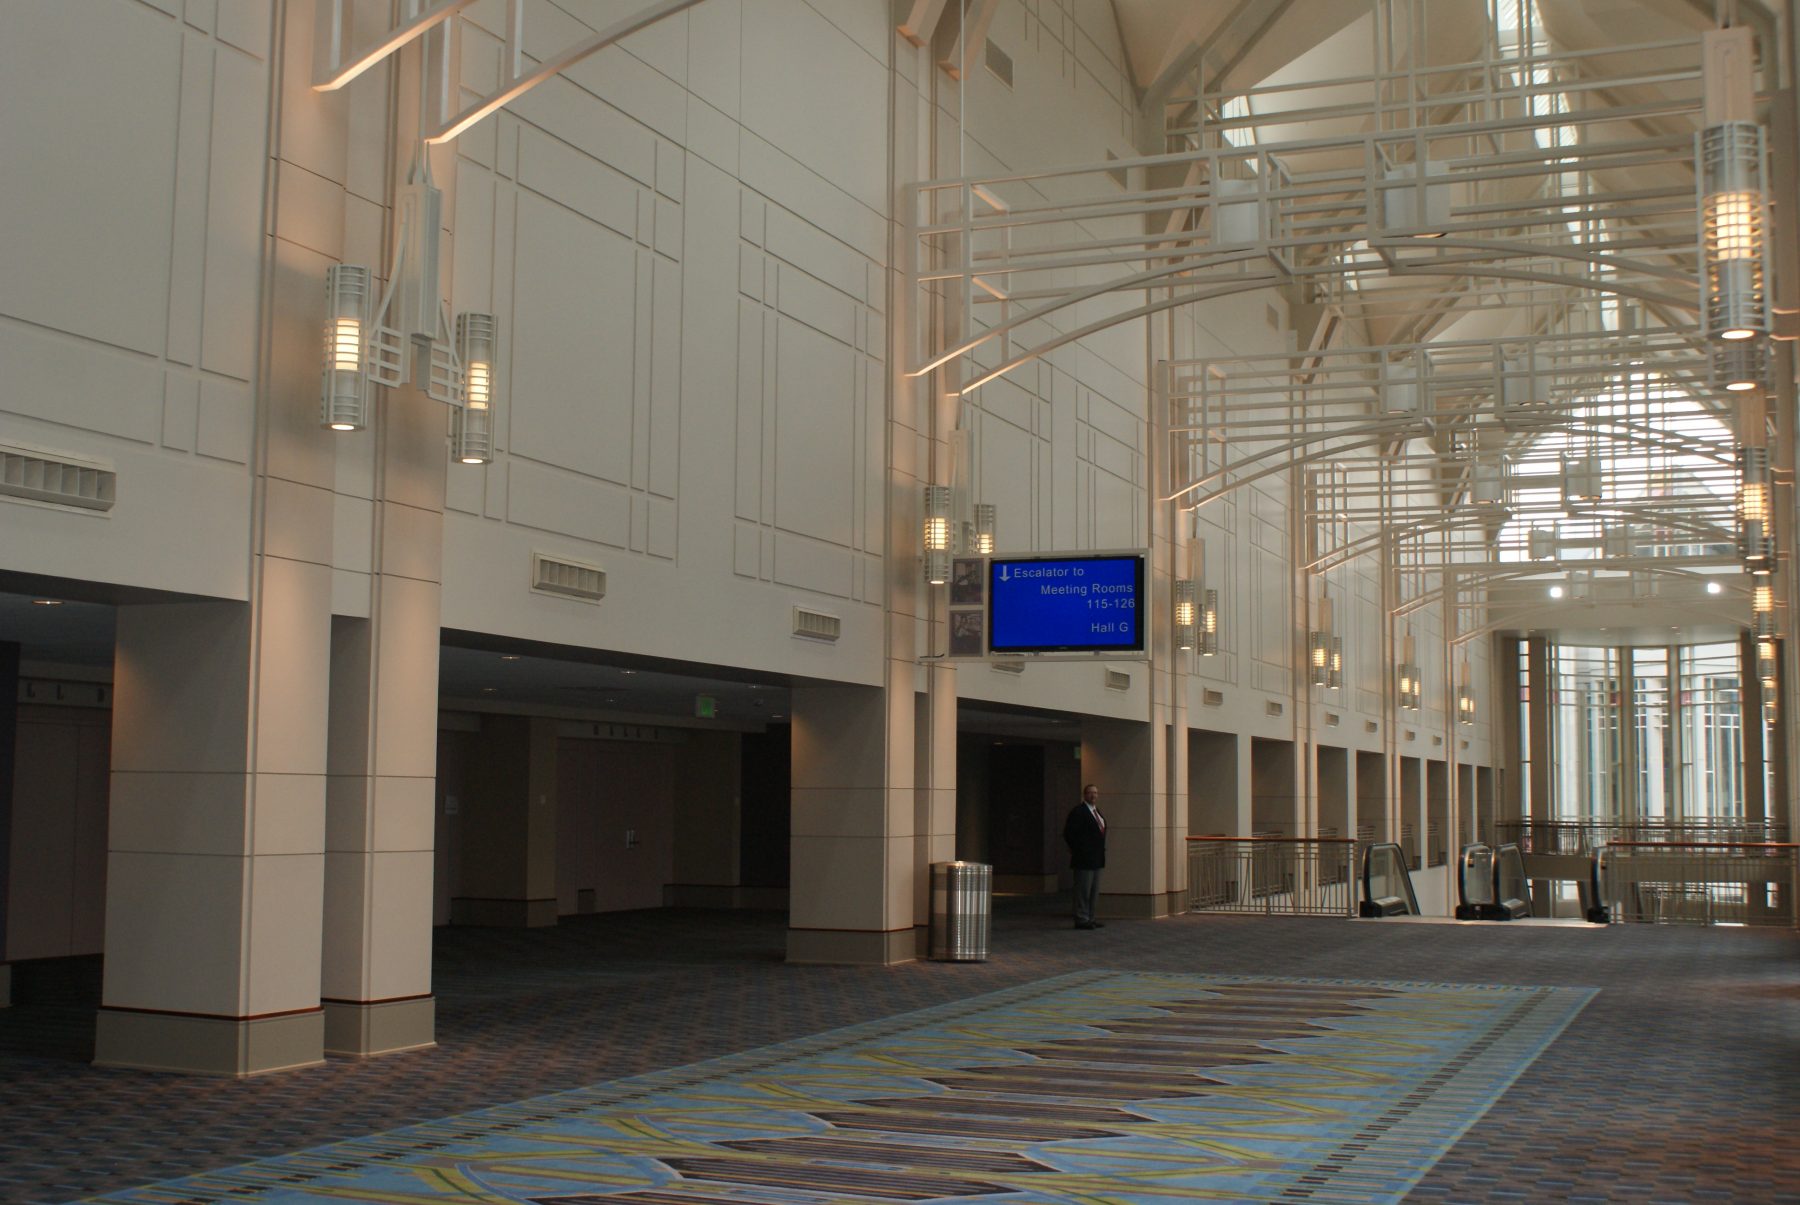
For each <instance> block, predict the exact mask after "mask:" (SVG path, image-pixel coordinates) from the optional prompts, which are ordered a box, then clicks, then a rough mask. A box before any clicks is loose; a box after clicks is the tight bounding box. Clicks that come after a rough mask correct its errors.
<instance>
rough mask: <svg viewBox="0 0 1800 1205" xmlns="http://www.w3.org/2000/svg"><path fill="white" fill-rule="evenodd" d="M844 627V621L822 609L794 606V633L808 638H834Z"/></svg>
mask: <svg viewBox="0 0 1800 1205" xmlns="http://www.w3.org/2000/svg"><path fill="white" fill-rule="evenodd" d="M843 629H844V621H843V620H841V619H839V618H838V617H837V616H835V615H830V614H827V613H826V612H824V611H814V610H812V609H810V608H808V607H795V608H794V635H796V636H804V637H805V638H806V639H808V640H836V639H837V638H838V635H839V633H841V632H842V631H843Z"/></svg>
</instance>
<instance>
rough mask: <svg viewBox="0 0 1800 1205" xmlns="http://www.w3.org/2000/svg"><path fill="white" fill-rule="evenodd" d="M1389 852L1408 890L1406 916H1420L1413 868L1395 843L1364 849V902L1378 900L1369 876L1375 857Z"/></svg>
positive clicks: (1377, 843)
mask: <svg viewBox="0 0 1800 1205" xmlns="http://www.w3.org/2000/svg"><path fill="white" fill-rule="evenodd" d="M1387 850H1392V851H1393V854H1392V855H1391V856H1392V857H1393V860H1394V865H1395V867H1396V868H1397V869H1398V870H1399V871H1400V882H1401V883H1402V884H1403V885H1404V886H1405V888H1406V915H1408V916H1418V915H1419V897H1418V895H1417V893H1415V892H1414V891H1413V885H1412V868H1411V867H1409V866H1407V864H1406V851H1405V850H1403V849H1401V848H1400V846H1399V845H1398V844H1397V843H1395V842H1393V841H1377V842H1374V843H1372V844H1370V845H1368V846H1365V847H1364V849H1363V865H1362V894H1363V901H1364V902H1365V903H1367V902H1369V901H1372V900H1374V899H1375V898H1377V897H1376V896H1375V893H1374V892H1373V891H1371V890H1370V889H1369V874H1370V871H1371V869H1372V865H1373V863H1374V861H1375V855H1376V854H1377V853H1385V851H1387Z"/></svg>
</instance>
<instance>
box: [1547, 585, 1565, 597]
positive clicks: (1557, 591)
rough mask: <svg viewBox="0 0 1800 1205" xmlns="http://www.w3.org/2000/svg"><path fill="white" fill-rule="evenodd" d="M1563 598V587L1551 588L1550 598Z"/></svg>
mask: <svg viewBox="0 0 1800 1205" xmlns="http://www.w3.org/2000/svg"><path fill="white" fill-rule="evenodd" d="M1562 596H1563V588H1562V587H1561V586H1551V587H1550V597H1551V598H1561V597H1562Z"/></svg>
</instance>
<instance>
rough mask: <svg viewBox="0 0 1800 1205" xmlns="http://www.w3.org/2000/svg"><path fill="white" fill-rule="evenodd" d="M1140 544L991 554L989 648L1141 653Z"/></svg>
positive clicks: (1142, 645) (1142, 606)
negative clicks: (1122, 548)
mask: <svg viewBox="0 0 1800 1205" xmlns="http://www.w3.org/2000/svg"><path fill="white" fill-rule="evenodd" d="M1144 602H1145V598H1144V554H1143V553H1141V552H1123V553H1088V554H1079V555H1071V554H1067V553H1062V554H1055V553H1053V554H1049V555H1045V556H1035V557H996V558H994V559H993V560H992V561H990V562H989V563H988V632H989V637H988V648H989V651H990V652H994V653H1015V654H1018V653H1094V654H1105V653H1112V654H1123V655H1130V654H1133V653H1137V654H1141V653H1143V651H1144V622H1143V619H1144Z"/></svg>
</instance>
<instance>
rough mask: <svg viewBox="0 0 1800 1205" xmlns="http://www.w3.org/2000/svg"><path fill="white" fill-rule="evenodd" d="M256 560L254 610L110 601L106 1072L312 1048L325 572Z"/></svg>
mask: <svg viewBox="0 0 1800 1205" xmlns="http://www.w3.org/2000/svg"><path fill="white" fill-rule="evenodd" d="M314 492H315V493H320V494H323V492H322V491H314ZM316 501H317V502H318V510H319V513H318V514H317V515H315V516H314V518H315V519H316V520H317V521H319V522H320V523H321V524H322V525H323V529H324V530H325V531H326V532H327V533H329V531H330V503H329V495H323V497H322V498H321V499H319V500H316ZM259 560H260V562H261V567H260V572H259V573H258V574H257V579H258V582H257V586H258V588H257V596H256V599H255V600H254V601H253V602H251V603H231V602H206V603H179V604H169V605H158V606H125V607H121V608H119V613H118V635H117V646H116V648H117V652H116V661H115V666H114V679H113V680H114V696H113V698H114V703H113V752H112V766H113V771H112V802H111V820H110V825H109V834H108V845H109V849H108V855H107V893H106V964H105V976H104V986H103V989H102V1003H101V1009H100V1013H99V1017H98V1021H97V1026H96V1034H95V1050H94V1061H95V1062H96V1063H98V1064H101V1065H103V1066H115V1067H143V1068H152V1069H157V1070H174V1071H191V1072H203V1073H211V1074H220V1075H248V1074H254V1073H257V1072H262V1071H273V1070H278V1069H281V1068H286V1067H300V1066H306V1065H308V1064H312V1063H317V1062H319V1061H320V1060H321V1059H322V1057H323V1054H324V1050H323V1035H324V1023H323V1020H324V1019H323V1014H322V1012H321V1010H320V1005H319V915H320V904H321V897H322V889H323V872H324V827H325V826H324V818H325V773H324V771H325V697H326V667H327V665H328V664H329V660H328V656H327V647H328V640H329V616H330V598H331V577H330V569H329V566H328V565H325V564H318V563H306V562H302V561H295V560H288V559H285V558H279V557H274V556H267V555H265V556H263V557H261V558H259Z"/></svg>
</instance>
